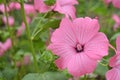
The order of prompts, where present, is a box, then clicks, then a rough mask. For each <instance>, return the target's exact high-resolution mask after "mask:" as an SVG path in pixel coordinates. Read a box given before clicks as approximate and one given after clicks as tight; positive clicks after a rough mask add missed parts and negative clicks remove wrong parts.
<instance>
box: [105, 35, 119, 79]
mask: <svg viewBox="0 0 120 80" xmlns="http://www.w3.org/2000/svg"><path fill="white" fill-rule="evenodd" d="M116 47H117V50H116V51H115V52H116V54H115V55H114V56H113V57H112V58H111V59H110V62H109V66H110V67H112V69H111V70H109V71H108V72H107V73H106V78H107V80H120V35H119V36H118V37H117V40H116Z"/></svg>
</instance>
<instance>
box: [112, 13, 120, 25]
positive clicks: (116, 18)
mask: <svg viewBox="0 0 120 80" xmlns="http://www.w3.org/2000/svg"><path fill="white" fill-rule="evenodd" d="M112 19H113V20H114V21H115V22H116V23H117V24H118V25H120V17H119V16H118V15H117V14H113V16H112Z"/></svg>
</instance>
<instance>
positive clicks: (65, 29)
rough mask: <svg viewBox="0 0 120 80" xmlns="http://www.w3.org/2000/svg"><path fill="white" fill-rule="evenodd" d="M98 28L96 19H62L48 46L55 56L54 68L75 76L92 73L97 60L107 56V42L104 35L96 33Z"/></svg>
mask: <svg viewBox="0 0 120 80" xmlns="http://www.w3.org/2000/svg"><path fill="white" fill-rule="evenodd" d="M99 28H100V26H99V23H98V20H97V19H91V18H89V17H85V18H76V19H75V20H73V21H70V20H69V19H68V18H64V19H62V21H61V23H60V27H59V28H58V29H56V30H55V32H53V34H52V37H51V44H50V45H49V46H48V49H49V50H52V52H53V53H54V54H55V55H58V56H59V58H58V59H57V60H56V61H55V64H56V65H57V67H59V68H60V69H65V68H68V72H69V73H70V74H72V75H73V76H75V77H77V76H81V75H84V74H87V73H91V72H93V71H94V69H95V68H96V65H97V61H98V60H100V59H101V58H102V57H103V56H106V55H107V54H108V44H109V42H108V39H107V37H106V36H105V34H104V33H102V32H98V30H99ZM88 63H89V64H88Z"/></svg>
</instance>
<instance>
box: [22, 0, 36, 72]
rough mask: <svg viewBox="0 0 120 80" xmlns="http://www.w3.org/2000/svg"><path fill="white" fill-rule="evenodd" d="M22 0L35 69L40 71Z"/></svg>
mask: <svg viewBox="0 0 120 80" xmlns="http://www.w3.org/2000/svg"><path fill="white" fill-rule="evenodd" d="M20 1H21V2H20V4H21V11H22V15H23V21H24V23H25V26H26V34H27V37H28V40H29V44H30V49H31V51H32V56H33V60H34V65H35V70H36V72H38V64H37V59H36V56H35V50H34V47H33V42H32V39H31V35H30V29H29V26H28V23H27V20H26V15H25V10H24V1H23V0H20Z"/></svg>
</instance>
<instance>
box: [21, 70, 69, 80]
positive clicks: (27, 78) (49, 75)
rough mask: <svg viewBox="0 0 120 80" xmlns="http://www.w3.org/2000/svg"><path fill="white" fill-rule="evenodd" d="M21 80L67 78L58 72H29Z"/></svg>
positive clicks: (56, 79)
mask: <svg viewBox="0 0 120 80" xmlns="http://www.w3.org/2000/svg"><path fill="white" fill-rule="evenodd" d="M22 80H67V79H66V78H65V76H64V75H63V74H62V73H60V72H45V73H44V74H39V73H29V74H27V75H26V76H25V77H24V78H23V79H22Z"/></svg>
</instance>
